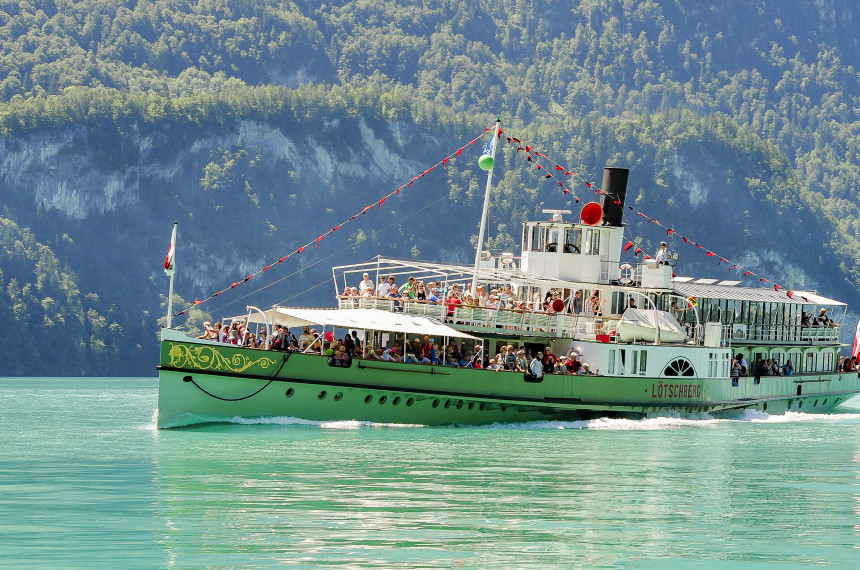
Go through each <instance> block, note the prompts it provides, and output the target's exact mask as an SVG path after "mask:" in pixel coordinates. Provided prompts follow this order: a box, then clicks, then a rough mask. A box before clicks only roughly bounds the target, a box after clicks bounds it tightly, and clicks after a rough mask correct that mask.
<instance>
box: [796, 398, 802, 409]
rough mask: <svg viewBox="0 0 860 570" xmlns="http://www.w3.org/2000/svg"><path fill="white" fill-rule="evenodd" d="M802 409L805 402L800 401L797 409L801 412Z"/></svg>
mask: <svg viewBox="0 0 860 570" xmlns="http://www.w3.org/2000/svg"><path fill="white" fill-rule="evenodd" d="M802 407H803V400H800V401H799V402H798V403H797V409H798V410H799V409H800V408H802Z"/></svg>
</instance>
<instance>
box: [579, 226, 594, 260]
mask: <svg viewBox="0 0 860 570" xmlns="http://www.w3.org/2000/svg"><path fill="white" fill-rule="evenodd" d="M584 233H585V236H584V239H583V240H582V253H584V254H586V255H591V241H592V238H593V236H594V230H593V229H591V228H588V229H587V230H585V232H584Z"/></svg>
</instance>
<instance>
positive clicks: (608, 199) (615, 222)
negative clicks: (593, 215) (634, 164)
mask: <svg viewBox="0 0 860 570" xmlns="http://www.w3.org/2000/svg"><path fill="white" fill-rule="evenodd" d="M629 175H630V169H629V168H616V167H614V166H607V167H605V168H604V169H603V187H602V188H601V190H602V191H603V193H602V194H601V195H600V207H601V208H603V223H604V225H607V226H620V225H621V219H622V218H623V217H624V199H625V198H626V197H627V177H628V176H629ZM616 202H618V203H617V204H616Z"/></svg>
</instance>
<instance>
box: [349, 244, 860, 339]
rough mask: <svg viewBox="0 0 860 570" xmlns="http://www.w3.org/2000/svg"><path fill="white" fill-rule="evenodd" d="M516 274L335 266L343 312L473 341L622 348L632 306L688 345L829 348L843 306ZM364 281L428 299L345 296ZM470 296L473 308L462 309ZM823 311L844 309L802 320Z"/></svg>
mask: <svg viewBox="0 0 860 570" xmlns="http://www.w3.org/2000/svg"><path fill="white" fill-rule="evenodd" d="M521 266H522V260H521V258H518V257H514V256H511V255H510V254H503V255H502V256H499V257H489V258H487V259H484V260H483V262H482V264H481V268H480V269H479V270H478V271H477V272H475V270H474V268H472V267H466V266H460V265H445V264H433V263H421V262H412V261H406V260H398V259H390V258H382V257H379V258H377V259H376V260H374V261H371V262H368V263H362V264H355V265H348V266H340V267H335V268H333V274H334V280H335V283H336V284H337V287H336V294H337V297H338V306H339V307H340V308H357V307H367V308H377V309H382V310H386V311H397V312H403V313H406V314H413V315H422V316H430V317H434V318H436V319H438V320H440V321H442V322H446V323H448V324H450V325H451V326H453V327H455V328H458V329H460V330H464V331H468V332H471V333H473V334H475V335H476V336H487V335H491V334H510V332H512V331H517V334H522V335H524V336H543V337H557V338H571V339H581V340H601V341H604V342H621V341H620V339H619V335H618V330H619V322H620V320H621V318H622V315H623V313H624V311H625V310H626V309H627V308H628V307H629V306H630V303H631V301H632V302H633V303H635V305H636V306H637V307H639V308H640V309H644V310H646V311H648V310H653V311H661V312H664V313H667V314H669V315H672V316H673V317H675V318H677V321H678V322H679V323H680V325H681V326H682V327H683V328H684V330H685V331H686V333H687V338H686V339H685V340H684V341H683V342H684V343H685V344H693V345H698V346H724V347H725V346H731V345H732V344H733V343H743V344H751V343H760V344H771V345H786V346H792V345H808V344H833V343H837V342H838V340H839V332H840V325H841V319H842V318H844V312H845V311H844V310H845V304H844V303H841V302H839V301H835V300H832V299H827V298H825V297H821V296H819V295H816V294H814V293H803V297H806V298H807V299H808V302H803V301H801V302H798V301H796V300H793V299H790V298H788V297H787V296H786V295H785V294H780V293H778V292H775V291H772V290H769V289H763V288H749V287H737V286H734V285H726V284H704V283H701V282H697V281H692V280H690V279H684V278H679V279H677V280H674V281H671V282H670V287H669V288H663V287H653V286H652V287H649V286H647V285H646V284H645V283H643V281H642V280H641V277H637V278H636V279H635V280H634V281H633V282H632V283H629V284H621V283H619V282H618V281H614V282H612V281H610V282H609V283H601V282H588V281H571V280H564V279H560V278H556V277H552V276H545V275H536V274H534V273H530V272H526V271H523V270H522V269H521ZM657 267H658V268H659V267H660V266H657ZM663 267H665V268H666V269H667V270H669V269H670V268H668V266H663ZM654 269H655V266H653V264H648V263H642V264H639V266H638V267H636V268H635V270H636V272H635V273H636V275H637V276H641V275H642V272H643V271H648V270H654ZM364 273H367V274H368V276H369V277H370V276H372V281H373V282H374V283H375V284H378V283H380V281H381V280H383V281H385V282H389V278H391V277H393V278H394V283H395V285H396V286H397V287H398V288H401V287H402V285H404V284H405V283H408V282H409V281H408V280H409V277H412V278H413V279H414V282H415V283H423V284H424V285H425V287H426V288H427V295H428V299H427V300H420V299H413V298H410V297H409V295H404V296H403V297H402V298H400V299H393V298H389V297H378V296H360V295H353V294H350V293H349V292H345V290H346V289H347V288H349V289H350V290H351V289H352V287H354V286H357V285H358V283H359V282H360V281H361V280H362V275H363V274H364ZM473 275H474V283H475V284H476V291H484V292H485V293H486V295H485V297H483V298H482V300H475V297H476V296H477V295H473V294H472V289H471V287H472V283H473ZM700 281H705V280H700ZM723 283H726V282H723ZM431 284H432V285H433V286H437V287H438V295H437V297H438V300H435V301H434V300H432V299H430V298H429V287H430V286H431ZM455 285H456V287H455ZM356 288H357V287H356ZM455 289H456V291H457V292H458V293H459V297H460V302H459V303H452V304H448V303H446V302H445V299H446V298H447V297H448V296H449V295H450V294H451V293H452V292H453V291H455ZM595 292H596V293H597V296H598V297H599V298H600V299H602V300H603V301H602V303H601V308H602V310H601V311H600V314H593V313H591V314H589V311H588V310H587V308H586V307H585V306H584V301H583V300H586V299H589V298H590V297H591V296H592V295H593V294H594V293H595ZM494 294H495V295H494ZM493 296H496V297H499V298H500V299H499V301H500V304H499V305H498V306H496V305H494V304H493V303H491V302H489V301H490V300H491V299H490V298H491V297H493ZM469 297H471V299H472V300H473V302H472V303H469V302H468V298H469ZM795 298H796V299H797V298H800V295H795ZM821 308H825V309H827V312H829V311H831V310H833V309H836V310H838V309H842V314H841V315H838V316H837V317H838V318H837V319H836V322H834V320H831V319H827V321H826V322H825V321H817V320H816V319H811V318H808V315H811V314H813V313H814V314H815V315H818V314H819V312H820V309H821ZM632 342H661V341H660V340H659V336H658V339H655V340H646V339H645V338H644V337H643V338H641V339H634V340H633V341H632ZM662 342H663V343H664V344H665V341H662Z"/></svg>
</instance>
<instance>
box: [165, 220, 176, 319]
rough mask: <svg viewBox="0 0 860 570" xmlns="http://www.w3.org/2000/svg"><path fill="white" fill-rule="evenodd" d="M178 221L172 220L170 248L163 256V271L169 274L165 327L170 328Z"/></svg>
mask: <svg viewBox="0 0 860 570" xmlns="http://www.w3.org/2000/svg"><path fill="white" fill-rule="evenodd" d="M178 225H179V222H173V233H172V234H171V235H170V249H168V250H167V257H165V258H164V272H165V273H166V274H167V275H168V276H170V289H169V292H168V293H167V328H170V325H171V320H172V318H173V275H174V274H175V273H176V227H177V226H178Z"/></svg>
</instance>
